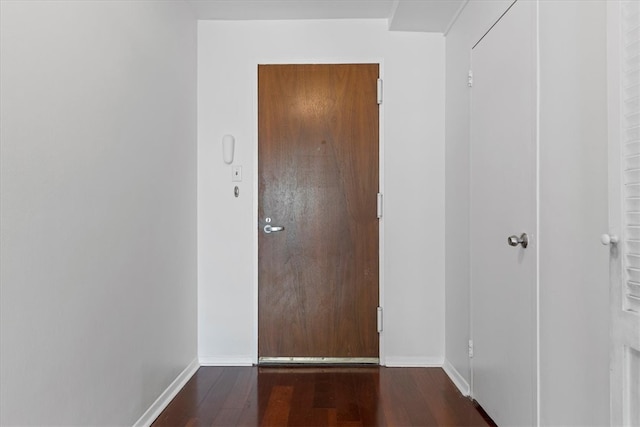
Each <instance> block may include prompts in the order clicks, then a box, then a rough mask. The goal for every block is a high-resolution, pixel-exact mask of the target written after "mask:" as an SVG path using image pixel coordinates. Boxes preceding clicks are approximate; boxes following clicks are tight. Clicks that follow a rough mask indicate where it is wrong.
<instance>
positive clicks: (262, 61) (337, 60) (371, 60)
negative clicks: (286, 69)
mask: <svg viewBox="0 0 640 427" xmlns="http://www.w3.org/2000/svg"><path fill="white" fill-rule="evenodd" d="M384 62H385V61H384V58H383V57H380V56H377V57H369V56H365V57H323V58H306V57H291V58H277V57H276V58H259V59H258V61H256V62H255V63H254V64H253V65H254V69H253V71H252V72H253V84H252V89H251V90H252V92H253V93H252V96H253V136H252V138H253V141H252V146H253V153H254V156H253V158H254V162H253V207H252V209H253V213H252V215H253V223H254V224H257V223H258V196H259V194H258V193H259V191H258V190H259V187H258V162H259V159H258V65H272V64H274V65H277V64H378V67H379V68H378V77H379V78H380V79H382V80H384ZM384 117H385V106H384V103H382V104H379V115H378V129H379V131H378V161H379V169H378V178H379V180H380V182H379V186H378V191H379V192H380V193H382V194H383V197H384V190H385V188H384V182H385V180H384V178H385V174H384V151H385V144H384V135H385V133H384V130H385V127H384ZM383 200H384V199H383ZM383 203H384V202H383ZM382 209H383V211H384V206H383V207H382ZM384 222H385V219H384V216H383V217H382V218H380V219H379V220H378V224H379V228H378V251H379V255H378V306H379V307H383V308H384V302H385V299H384V274H385V270H384V263H385V262H384V261H385V257H384V247H385V246H384V241H385V239H384ZM378 336H379V350H378V357H379V359H380V365H382V366H385V364H386V359H385V338H384V331H383V332H380V333H379V335H378ZM251 350H252V354H253V356H252V357H251V363H252V364H257V363H258V227H255V228H254V233H253V342H252V348H251ZM201 363H202V359H201ZM223 366H225V365H223ZM419 366H422V365H419ZM429 366H442V360H441V361H440V363H439V364H438V365H429Z"/></svg>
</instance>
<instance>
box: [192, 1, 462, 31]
mask: <svg viewBox="0 0 640 427" xmlns="http://www.w3.org/2000/svg"><path fill="white" fill-rule="evenodd" d="M187 1H188V2H189V3H191V4H192V5H193V8H194V10H195V12H196V16H197V18H198V19H215V20H278V19H387V20H388V22H389V29H390V30H392V31H426V32H444V31H445V30H446V29H447V27H448V26H449V23H450V22H451V20H452V19H453V18H454V17H455V16H456V14H457V12H458V10H459V9H460V8H461V6H462V4H463V3H465V0H187Z"/></svg>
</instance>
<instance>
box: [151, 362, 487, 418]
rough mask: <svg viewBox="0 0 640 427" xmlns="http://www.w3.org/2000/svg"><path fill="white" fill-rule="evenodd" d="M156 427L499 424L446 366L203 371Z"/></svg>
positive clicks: (171, 405) (235, 368)
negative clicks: (451, 376)
mask: <svg viewBox="0 0 640 427" xmlns="http://www.w3.org/2000/svg"><path fill="white" fill-rule="evenodd" d="M153 426H155V427H160V426H172V427H173V426H305V427H308V426H495V424H494V423H493V422H492V421H491V420H490V419H489V418H488V417H486V415H484V414H483V412H482V410H481V409H479V408H476V406H475V405H474V403H473V402H472V401H471V400H469V399H468V398H465V397H464V396H462V395H461V394H460V392H459V391H458V389H457V388H456V387H455V386H454V385H453V383H452V382H451V380H450V379H449V378H448V377H447V375H446V374H445V373H444V371H443V370H442V369H440V368H384V367H202V368H200V369H199V370H198V372H197V373H196V374H195V375H194V376H193V378H191V380H189V382H188V383H187V384H186V385H185V387H184V388H183V389H182V390H181V391H180V393H178V395H177V396H176V397H175V399H173V401H172V402H171V403H170V404H169V406H168V407H167V408H166V409H165V410H164V412H163V413H162V414H161V415H160V416H159V417H158V419H157V420H156V421H155V422H154V424H153Z"/></svg>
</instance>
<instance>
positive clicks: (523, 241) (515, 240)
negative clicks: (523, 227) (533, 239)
mask: <svg viewBox="0 0 640 427" xmlns="http://www.w3.org/2000/svg"><path fill="white" fill-rule="evenodd" d="M507 243H508V244H509V246H518V245H522V247H523V248H526V247H527V246H529V236H527V233H522V234H521V235H520V236H516V235H515V234H514V235H513V236H509V237H508V238H507Z"/></svg>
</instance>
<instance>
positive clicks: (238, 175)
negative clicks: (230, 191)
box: [231, 166, 242, 182]
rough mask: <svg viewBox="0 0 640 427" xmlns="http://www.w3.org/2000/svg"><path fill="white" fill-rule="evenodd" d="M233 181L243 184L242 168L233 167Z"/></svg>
mask: <svg viewBox="0 0 640 427" xmlns="http://www.w3.org/2000/svg"><path fill="white" fill-rule="evenodd" d="M231 174H232V175H231V181H232V182H241V181H242V166H233V167H231Z"/></svg>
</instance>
